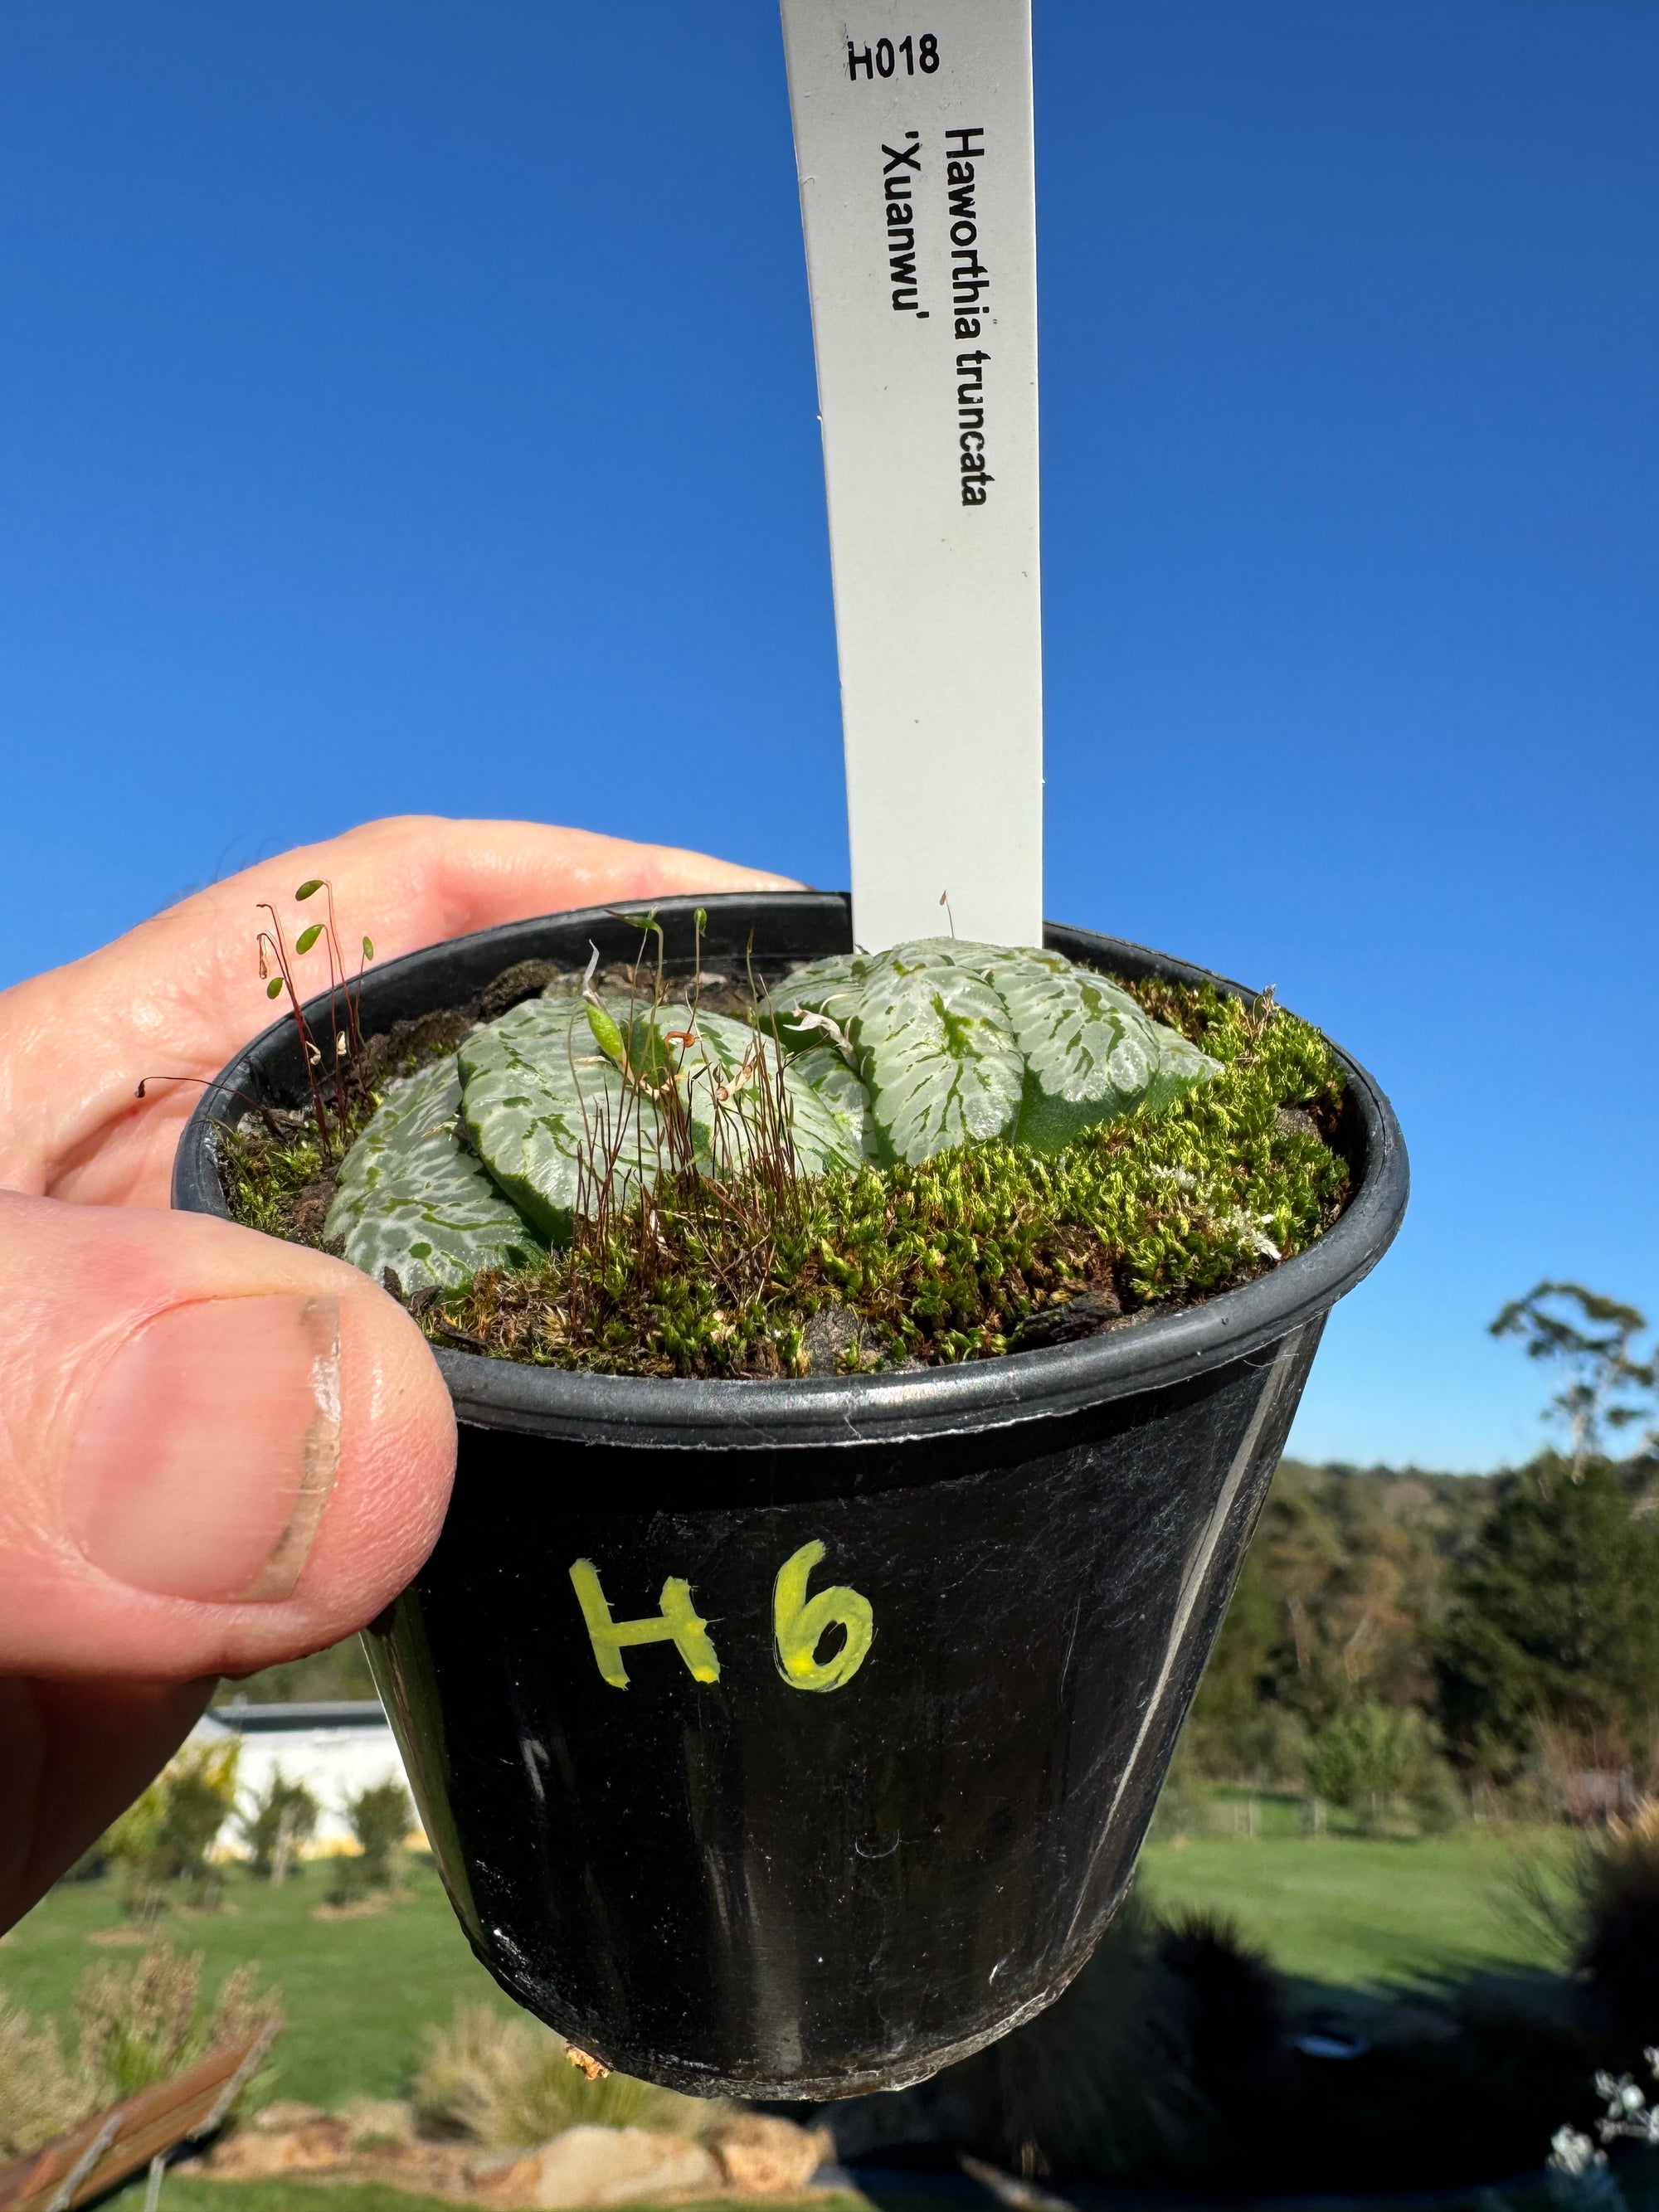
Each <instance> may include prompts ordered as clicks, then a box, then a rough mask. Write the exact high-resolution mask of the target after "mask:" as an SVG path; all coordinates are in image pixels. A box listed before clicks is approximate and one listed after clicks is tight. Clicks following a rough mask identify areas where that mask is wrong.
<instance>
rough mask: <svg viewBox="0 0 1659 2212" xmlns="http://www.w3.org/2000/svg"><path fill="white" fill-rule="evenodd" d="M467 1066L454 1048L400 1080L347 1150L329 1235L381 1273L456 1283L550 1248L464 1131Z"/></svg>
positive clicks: (412, 1284)
mask: <svg viewBox="0 0 1659 2212" xmlns="http://www.w3.org/2000/svg"><path fill="white" fill-rule="evenodd" d="M460 1110H461V1076H460V1070H459V1068H458V1067H457V1066H456V1064H455V1061H454V1060H453V1057H451V1058H447V1059H444V1060H438V1061H436V1062H435V1064H434V1065H433V1066H430V1067H423V1068H422V1070H421V1071H420V1073H419V1074H417V1075H411V1076H408V1077H405V1078H404V1080H403V1081H401V1082H399V1083H394V1084H392V1085H391V1087H390V1089H389V1090H388V1091H387V1092H386V1098H385V1100H384V1102H383V1103H382V1104H381V1106H380V1109H379V1111H378V1112H377V1113H376V1114H375V1115H374V1120H373V1121H371V1122H370V1123H369V1125H368V1127H367V1128H366V1129H365V1130H364V1132H363V1133H362V1136H361V1137H359V1138H358V1139H357V1141H356V1144H355V1145H354V1146H352V1147H351V1150H350V1151H349V1152H348V1153H347V1154H346V1157H345V1161H344V1164H343V1166H342V1168H341V1170H340V1180H339V1187H338V1190H337V1194H336V1196H335V1200H334V1203H333V1204H332V1205H331V1206H330V1208H329V1210H328V1218H327V1219H326V1220H325V1222H324V1224H323V1235H324V1237H325V1239H326V1240H327V1241H329V1242H331V1243H332V1242H333V1241H334V1240H335V1239H339V1240H341V1242H342V1248H343V1251H344V1253H345V1256H346V1258H347V1259H348V1260H349V1261H351V1263H352V1265H353V1266H354V1267H361V1268H362V1270H363V1273H365V1274H367V1275H373V1276H374V1279H375V1281H376V1282H377V1283H378V1282H379V1281H380V1278H381V1276H382V1274H383V1273H385V1271H386V1268H388V1267H390V1268H391V1269H392V1272H393V1273H395V1274H396V1276H397V1278H398V1283H399V1284H400V1285H401V1286H402V1288H403V1289H404V1291H416V1290H427V1289H430V1288H434V1287H438V1288H443V1289H453V1288H455V1287H458V1286H459V1285H461V1284H463V1283H470V1282H471V1279H472V1278H473V1277H474V1276H475V1275H477V1274H479V1273H482V1272H483V1269H484V1268H486V1267H528V1266H529V1264H530V1262H531V1261H532V1258H533V1257H534V1256H535V1255H536V1254H537V1253H538V1251H539V1250H540V1249H542V1246H541V1240H540V1239H539V1238H538V1237H536V1236H535V1235H533V1234H532V1231H530V1230H529V1229H527V1228H526V1225H525V1222H524V1219H523V1217H522V1216H521V1215H520V1213H519V1212H517V1211H516V1209H515V1208H514V1207H513V1206H509V1205H508V1203H507V1200H505V1199H504V1198H503V1197H502V1196H501V1192H500V1191H499V1190H498V1189H497V1188H495V1184H494V1183H493V1182H491V1181H490V1179H489V1176H488V1175H486V1174H485V1172H484V1170H483V1168H482V1167H481V1166H480V1165H479V1164H478V1162H477V1160H476V1159H475V1158H473V1156H472V1154H471V1152H465V1151H463V1149H462V1148H461V1146H460V1145H459V1143H458V1142H457V1139H456V1121H457V1119H458V1117H459V1113H460Z"/></svg>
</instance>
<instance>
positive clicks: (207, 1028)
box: [0, 817, 786, 1928]
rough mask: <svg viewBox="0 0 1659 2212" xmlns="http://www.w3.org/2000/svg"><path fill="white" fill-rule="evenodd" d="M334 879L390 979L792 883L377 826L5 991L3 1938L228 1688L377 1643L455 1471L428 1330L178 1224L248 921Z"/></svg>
mask: <svg viewBox="0 0 1659 2212" xmlns="http://www.w3.org/2000/svg"><path fill="white" fill-rule="evenodd" d="M310 876H325V877H327V878H329V879H330V880H331V882H332V884H333V886H334V895H335V902H336V905H337V908H338V910H339V912H340V915H341V917H342V920H343V924H344V925H345V927H347V928H348V929H349V931H351V932H352V933H360V932H361V931H362V930H365V929H366V930H368V932H369V933H370V934H371V935H372V936H373V938H374V943H375V946H376V949H377V951H378V954H379V957H380V958H381V959H383V960H384V959H386V958H388V957H392V956H395V955H397V954H398V953H403V952H409V951H413V950H415V948H416V946H418V945H430V944H433V943H435V942H436V941H437V940H439V939H443V938H448V937H457V936H460V935H462V934H463V933H465V932H467V931H469V930H475V929H483V928H487V927H489V926H490V925H491V924H493V923H495V922H502V921H515V920H519V919H521V918H522V917H524V916H526V915H537V914H545V913H550V912H552V911H554V910H556V909H557V908H570V907H580V906H589V905H601V904H606V903H610V902H614V901H617V900H619V899H640V898H651V897H656V896H668V895H671V894H673V893H675V892H682V891H720V890H747V889H760V888H767V887H772V886H776V885H779V884H782V883H783V882H784V881H785V880H786V879H785V878H781V877H777V876H767V875H760V874H757V873H756V872H754V871H753V870H752V869H749V868H739V867H733V866H729V865H727V864H726V863H725V862H722V861H719V860H708V859H706V858H704V857H703V856H702V854H696V853H684V852H678V851H676V850H674V849H672V848H667V847H664V846H655V845H633V844H627V843H624V842H622V841H620V840H618V839H616V838H611V837H599V836H590V835H589V834H587V833H586V832H585V831H582V830H577V829H544V828H541V827H538V826H537V825H534V824H532V823H519V822H446V821H441V820H439V819H437V818H435V817H407V818H404V819H401V820H395V821H387V822H376V823H369V824H368V826H367V827H365V828H363V829H354V830H352V831H350V832H349V834H348V835H347V836H343V837H337V838H335V839H332V840H331V842H328V843H326V844H322V845H313V846H307V847H305V848H301V850H299V851H297V852H293V853H288V854H283V855H282V856H281V857H280V858H279V859H276V860H269V861H264V862H261V863H260V864H259V866H257V867H253V868H250V869H248V870H246V872H244V873H243V874H241V875H239V876H233V877H231V878H229V879H228V881H226V882H224V883H220V884H214V885H213V887H212V888H211V889H210V890H205V891H201V892H198V893H197V895H196V896H194V897H191V898H187V899H185V900H184V901H183V902H181V903H180V904H179V905H178V906H175V907H170V908H167V911H166V912H165V913H162V914H160V915H156V916H155V919H154V920H153V921H147V922H144V923H142V924H141V925H140V926H139V927H137V929H134V930H132V931H131V932H129V933H128V934H127V935H126V936H125V937H123V938H120V939H118V940H117V941H116V943H115V944H113V945H108V946H106V948H105V949H104V950H103V951H100V952H94V953H92V954H90V955H89V956H88V957H87V958H86V959H84V960H78V961H76V962H74V963H71V964H70V966H69V967H67V968H60V969H56V970H54V971H53V972H52V973H51V974H49V975H40V976H36V977H34V978H33V980H32V981H28V982H26V983H20V984H18V985H16V986H15V987H14V988H13V989H11V990H9V991H6V992H0V1928H4V1927H6V1926H8V1925H9V1923H11V1922H12V1921H13V1920H15V1919H16V1918H17V1917H19V1916H20V1915H21V1913H23V1912H25V1911H27V1909H28V1907H29V1906H30V1905H32V1904H33V1902H34V1901H35V1899H37V1898H38V1897H39V1896H40V1895H41V1893H43V1892H44V1891H45V1890H46V1888H47V1887H48V1886H49V1885H50V1884H51V1883H52V1881H54V1880H55V1879H56V1877H57V1876H58V1875H59V1874H60V1873H61V1872H62V1871H63V1870H64V1868H65V1867H67V1866H69V1865H70V1864H71V1863H73V1861H74V1860H75V1859H76V1857H77V1856H78V1855H79V1853H80V1852H81V1851H82V1850H84V1849H85V1847H86V1846H87V1844H89V1843H90V1842H91V1841H92V1840H93V1839H94V1838H95V1837H96V1836H97V1835H99V1834H100V1832H101V1831H102V1830H103V1829H104V1828H105V1827H106V1826H107V1825H108V1822H109V1821H110V1820H111V1819H112V1817H113V1816H114V1814H116V1813H117V1812H118V1811H119V1810H120V1808H122V1807H123V1806H124V1805H125V1804H127V1803H128V1802H130V1801H131V1799H132V1797H134V1796H136V1795H137V1792H138V1790H140V1789H142V1788H143V1785H144V1784H145V1783H146V1782H147V1781H148V1780H149V1778H150V1777H151V1776H152V1775H153V1774H154V1773H155V1772H156V1771H157V1770H158V1769H159V1768H160V1767H161V1765H163V1764H164V1763H165V1761H166V1760H167V1758H168V1756H169V1755H170V1754H171V1753H172V1752H173V1750H174V1748H175V1747H177V1745H178V1744H179V1741H180V1740H181V1739H182V1738H183V1736H184V1735H185V1733H186V1732H187V1731H188V1729H190V1727H191V1724H192V1723H193V1722H194V1721H195V1719H196V1717H197V1714H198V1713H199V1712H200V1711H201V1709H202V1707H203V1706H204V1704H205V1703H206V1701H207V1698H208V1695H209V1693H210V1690H211V1688H212V1686H213V1680H214V1678H215V1677H216V1676H217V1675H220V1674H246V1673H249V1672H251V1671H252V1669H254V1668H258V1667H265V1666H269V1665H271V1664H272V1663H274V1662H276V1661H278V1660H282V1659H290V1658H295V1657H296V1656H299V1655H301V1653H304V1652H307V1651H314V1650H319V1649H320V1648H321V1647H322V1646H323V1645H325V1644H331V1643H333V1642H335V1641H337V1639H338V1638H340V1637H342V1636H344V1635H347V1634H349V1632H351V1631H352V1630H353V1629H355V1628H359V1627H361V1626H362V1624H363V1623H364V1622H365V1621H367V1620H372V1619H373V1618H374V1614H375V1613H378V1612H379V1611H380V1607H382V1606H383V1605H385V1603H386V1601H387V1600H388V1599H389V1598H391V1597H392V1596H393V1595H395V1594H396V1592H397V1591H398V1590H399V1589H402V1588H403V1586H404V1583H407V1582H408V1580H409V1578H410V1576H411V1575H412V1574H413V1573H414V1572H415V1571H416V1568H417V1567H418V1566H419V1565H420V1564H421V1562H422V1559H424V1558H425V1556H426V1554H427V1553H428V1551H429V1550H430V1548H431V1547H432V1545H433V1543H434V1541H435V1539H436V1536H437V1534H438V1529H439V1527H440V1525H441V1522H442V1519H443V1514H444V1508H445V1505H446V1503H447V1498H448V1495H449V1485H450V1478H451V1475H452V1474H453V1468H454V1457H455V1430H454V1419H453V1413H452V1412H451V1408H450V1402H449V1398H448V1394H447V1391H446V1390H445V1389H444V1386H443V1382H442V1379H441V1376H439V1373H438V1370H437V1366H436V1364H435V1362H434V1360H433V1358H432V1357H431V1355H430V1353H429V1352H428V1349H427V1346H426V1342H425V1340H424V1339H423V1338H422V1335H421V1333H420V1331H419V1330H418V1329H417V1328H416V1326H415V1324H414V1322H412V1321H410V1318H409V1316H408V1315H407V1314H405V1313H404V1311H403V1310H402V1309H401V1307H399V1306H398V1304H396V1303H395V1302H394V1301H393V1300H392V1299H391V1298H390V1297H387V1296H386V1293H385V1292H384V1291H382V1290H380V1288H379V1287H378V1286H377V1285H375V1284H374V1283H372V1282H370V1281H369V1279H368V1277H367V1276H365V1275H362V1274H360V1273H358V1272H357V1271H356V1268H354V1267H348V1266H347V1265H346V1264H345V1263H344V1261H340V1260H335V1259H331V1258H330V1257H328V1255H326V1254H325V1253H321V1252H317V1251H313V1250H311V1249H307V1248H305V1247H302V1246H300V1245H294V1244H285V1243H279V1242H278V1241H276V1239H274V1238H271V1237H261V1236H258V1235H257V1234H256V1233H255V1232H254V1231H252V1230H248V1229H242V1228H238V1227H236V1226H234V1225H232V1224H231V1223H228V1222H224V1221H216V1220H212V1219H209V1218H205V1217H204V1216H200V1215H196V1214H183V1213H173V1212H168V1211H167V1200H168V1188H169V1182H170V1177H171V1173H172V1164H173V1152H174V1149H175V1147H176V1146H177V1144H178V1140H179V1132H180V1130H181V1129H182V1127H183V1126H184V1123H185V1119H186V1118H187V1116H188V1115H189V1114H190V1111H191V1107H192V1106H193V1105H194V1103H195V1102H196V1100H197V1097H199V1095H200V1094H199V1091H197V1089H196V1088H195V1086H194V1085H191V1084H184V1083H172V1084H167V1085H161V1086H160V1087H158V1088H157V1089H156V1090H155V1091H152V1092H151V1093H150V1094H149V1097H146V1098H145V1099H143V1101H140V1100H138V1099H137V1098H135V1097H134V1095H133V1094H134V1088H135V1085H137V1081H138V1079H139V1078H140V1077H143V1076H147V1075H155V1074H160V1073H165V1074H167V1075H184V1076H188V1077H201V1078H204V1079H205V1078H210V1077H212V1076H214V1075H216V1073H218V1071H219V1069H220V1068H221V1067H222V1066H223V1065H224V1064H225V1062H226V1061H227V1060H229V1059H230V1058H231V1057H232V1055H233V1054H234V1053H235V1052H236V1050H237V1049H238V1048H239V1047H240V1046H241V1045H242V1044H243V1043H245V1042H246V1040H247V1039H248V1038H249V1037H250V1036H252V1035H253V1034H254V1032H255V1031H256V1030H259V1029H261V1028H263V1027H264V1024H265V1023H266V1022H267V1020H268V1019H269V1018H270V1012H271V1009H270V1006H269V1005H268V1004H267V1002H266V999H265V994H264V986H263V984H261V982H260V981H259V980H258V975H257V972H256V969H255V966H254V961H253V957H252V941H253V931H254V927H255V925H256V922H257V921H258V915H257V914H256V912H255V908H256V904H257V902H258V901H259V900H260V899H264V898H269V899H270V900H271V901H272V902H273V903H274V904H276V907H277V908H278V910H279V911H280V912H282V913H284V914H286V913H287V912H288V910H289V902H290V901H291V899H292V896H293V893H294V890H295V886H296V884H299V883H301V881H302V880H303V879H305V878H307V877H310Z"/></svg>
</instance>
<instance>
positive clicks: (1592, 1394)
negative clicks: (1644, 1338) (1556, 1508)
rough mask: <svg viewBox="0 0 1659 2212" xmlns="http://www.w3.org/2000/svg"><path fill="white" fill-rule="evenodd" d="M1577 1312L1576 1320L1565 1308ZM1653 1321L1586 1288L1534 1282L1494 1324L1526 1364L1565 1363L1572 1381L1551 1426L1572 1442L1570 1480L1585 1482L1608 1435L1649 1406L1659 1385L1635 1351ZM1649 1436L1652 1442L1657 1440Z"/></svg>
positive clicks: (1555, 1404) (1551, 1412) (1550, 1416)
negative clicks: (1513, 1341)
mask: <svg viewBox="0 0 1659 2212" xmlns="http://www.w3.org/2000/svg"><path fill="white" fill-rule="evenodd" d="M1563 1307H1566V1308H1569V1309H1571V1308H1577V1314H1578V1319H1577V1320H1574V1319H1572V1318H1571V1316H1570V1314H1569V1313H1565V1312H1563V1311H1561V1310H1560V1309H1561V1308H1563ZM1647 1325H1648V1323H1647V1316H1646V1315H1645V1314H1642V1313H1639V1312H1638V1310H1637V1309H1636V1308H1635V1307H1634V1306H1626V1305H1620V1303H1619V1301H1618V1300H1617V1299H1616V1298H1609V1297H1603V1296H1602V1295H1601V1292H1600V1291H1587V1290H1586V1289H1585V1288H1584V1286H1583V1284H1582V1283H1534V1285H1533V1286H1532V1288H1531V1290H1529V1291H1528V1292H1527V1295H1526V1297H1524V1298H1511V1299H1510V1303H1509V1304H1508V1305H1506V1306H1505V1307H1504V1310H1503V1312H1502V1313H1500V1314H1499V1315H1498V1318H1497V1320H1496V1321H1495V1322H1492V1334H1493V1335H1494V1336H1518V1337H1519V1338H1520V1339H1521V1340H1522V1343H1523V1344H1524V1345H1525V1346H1526V1347H1527V1357H1528V1359H1551V1360H1559V1362H1560V1363H1561V1364H1562V1365H1564V1366H1565V1368H1566V1370H1567V1371H1568V1375H1569V1377H1570V1379H1569V1381H1568V1382H1567V1383H1566V1385H1565V1388H1564V1389H1561V1390H1559V1391H1558V1392H1557V1393H1556V1395H1555V1396H1554V1397H1553V1398H1552V1399H1551V1400H1550V1402H1549V1409H1548V1411H1547V1413H1545V1416H1544V1418H1545V1419H1546V1420H1553V1421H1559V1422H1560V1423H1562V1424H1563V1425H1565V1428H1566V1430H1567V1432H1568V1435H1569V1437H1571V1446H1572V1450H1571V1468H1572V1479H1573V1480H1574V1481H1575V1482H1578V1481H1581V1480H1583V1472H1584V1467H1585V1464H1586V1462H1588V1460H1589V1457H1590V1455H1592V1453H1595V1452H1597V1451H1599V1450H1600V1449H1601V1434H1602V1431H1603V1429H1604V1428H1608V1429H1625V1428H1628V1427H1629V1426H1630V1425H1632V1423H1633V1422H1636V1421H1639V1420H1640V1419H1642V1418H1643V1414H1644V1411H1648V1410H1650V1407H1647V1406H1645V1405H1644V1401H1646V1400H1650V1399H1651V1396H1652V1393H1653V1389H1654V1385H1655V1379H1656V1366H1655V1363H1654V1361H1653V1360H1651V1359H1646V1360H1641V1359H1636V1358H1632V1353H1631V1346H1632V1345H1633V1344H1634V1342H1635V1340H1636V1339H1637V1338H1638V1336H1639V1335H1640V1334H1642V1331H1643V1330H1644V1328H1646V1327H1647ZM1651 1433H1652V1432H1651V1431H1650V1436H1651Z"/></svg>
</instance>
